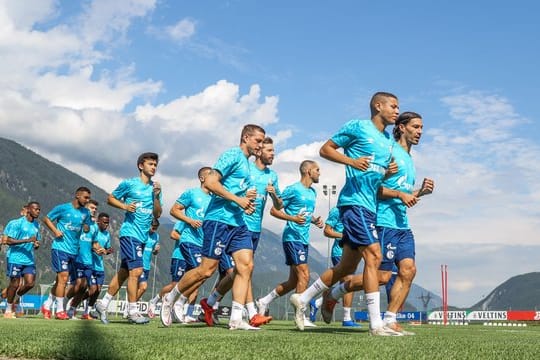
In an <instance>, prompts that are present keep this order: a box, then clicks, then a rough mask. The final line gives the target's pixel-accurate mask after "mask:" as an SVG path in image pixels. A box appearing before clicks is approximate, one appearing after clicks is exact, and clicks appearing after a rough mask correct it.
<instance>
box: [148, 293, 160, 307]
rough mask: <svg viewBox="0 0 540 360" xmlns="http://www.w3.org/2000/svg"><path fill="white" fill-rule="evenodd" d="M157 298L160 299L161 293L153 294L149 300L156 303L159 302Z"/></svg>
mask: <svg viewBox="0 0 540 360" xmlns="http://www.w3.org/2000/svg"><path fill="white" fill-rule="evenodd" d="M159 300H161V295H159V293H158V294H157V295H156V296H154V297H153V298H152V300H150V302H151V303H152V304H154V305H156V304H157V303H158V302H159Z"/></svg>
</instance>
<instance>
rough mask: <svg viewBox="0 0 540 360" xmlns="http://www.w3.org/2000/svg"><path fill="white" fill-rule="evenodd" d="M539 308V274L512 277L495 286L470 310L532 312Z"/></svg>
mask: <svg viewBox="0 0 540 360" xmlns="http://www.w3.org/2000/svg"><path fill="white" fill-rule="evenodd" d="M539 308H540V272H532V273H528V274H522V275H517V276H514V277H512V278H510V279H508V280H507V281H505V282H504V283H502V284H501V285H499V286H497V287H496V288H495V289H494V290H493V291H492V292H491V293H489V295H488V296H486V297H485V298H484V299H482V300H481V301H480V302H478V303H476V304H475V305H473V306H472V307H471V310H486V311H487V310H532V309H539Z"/></svg>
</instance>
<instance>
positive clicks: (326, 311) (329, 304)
mask: <svg viewBox="0 0 540 360" xmlns="http://www.w3.org/2000/svg"><path fill="white" fill-rule="evenodd" d="M329 295H330V291H326V292H325V293H324V294H323V302H322V305H321V316H322V318H323V320H324V322H325V323H327V324H330V323H331V322H332V316H333V315H334V307H335V306H336V304H337V301H336V300H334V299H330V296H329Z"/></svg>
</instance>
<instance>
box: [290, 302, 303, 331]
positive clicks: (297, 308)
mask: <svg viewBox="0 0 540 360" xmlns="http://www.w3.org/2000/svg"><path fill="white" fill-rule="evenodd" d="M289 301H290V302H291V305H292V306H293V307H294V323H295V324H296V328H297V329H298V330H300V331H304V325H305V324H304V311H305V309H306V307H305V305H304V304H303V303H302V301H301V300H300V294H292V295H291V297H290V298H289Z"/></svg>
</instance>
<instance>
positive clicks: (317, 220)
mask: <svg viewBox="0 0 540 360" xmlns="http://www.w3.org/2000/svg"><path fill="white" fill-rule="evenodd" d="M311 222H312V223H313V224H314V225H315V226H317V227H318V228H319V229H322V227H323V226H324V222H323V221H322V219H321V217H320V216H318V217H316V218H312V219H311Z"/></svg>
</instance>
